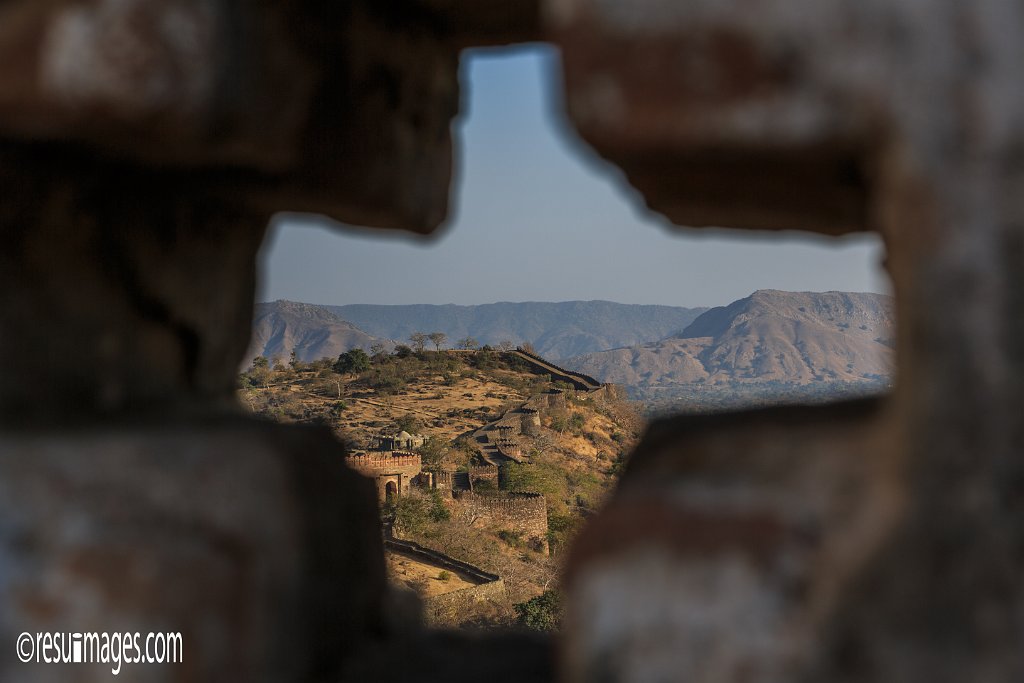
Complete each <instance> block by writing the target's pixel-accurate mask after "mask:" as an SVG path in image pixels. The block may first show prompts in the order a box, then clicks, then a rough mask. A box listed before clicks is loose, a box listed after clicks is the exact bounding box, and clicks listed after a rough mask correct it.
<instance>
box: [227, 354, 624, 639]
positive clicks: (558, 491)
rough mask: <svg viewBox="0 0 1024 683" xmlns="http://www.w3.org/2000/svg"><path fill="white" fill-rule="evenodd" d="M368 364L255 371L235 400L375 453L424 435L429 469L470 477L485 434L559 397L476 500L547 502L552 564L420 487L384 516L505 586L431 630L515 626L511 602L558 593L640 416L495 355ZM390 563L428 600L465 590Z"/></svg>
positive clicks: (517, 538)
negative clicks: (391, 439) (500, 596)
mask: <svg viewBox="0 0 1024 683" xmlns="http://www.w3.org/2000/svg"><path fill="white" fill-rule="evenodd" d="M367 361H368V362H367V364H366V367H364V368H361V369H359V370H358V371H353V372H348V373H339V372H337V371H336V370H335V368H334V367H333V363H332V361H331V360H330V359H323V360H321V361H316V362H313V363H303V362H301V361H298V362H295V363H294V364H293V366H291V367H289V366H279V367H278V369H277V370H274V369H273V368H259V367H254V368H250V369H249V371H247V372H246V373H243V374H242V375H241V377H240V380H241V386H240V388H239V397H240V399H241V402H242V403H243V404H244V405H245V406H247V407H248V408H249V409H250V410H252V411H253V412H255V413H256V414H259V415H262V416H264V417H267V418H269V419H273V420H277V421H282V422H305V423H316V424H322V425H326V426H329V427H330V428H331V429H333V430H334V431H335V433H336V434H337V435H338V436H339V437H340V438H341V439H342V440H343V441H345V442H346V443H347V444H348V447H349V450H355V451H359V450H364V449H370V448H372V447H374V445H375V443H376V442H377V440H378V439H379V437H383V436H389V435H394V434H396V433H397V432H399V431H402V430H404V431H408V432H410V433H413V434H419V435H422V436H424V437H426V441H425V443H424V445H423V446H422V447H421V448H419V449H418V452H419V453H420V454H421V456H422V458H423V462H424V468H425V469H433V470H444V469H447V470H449V471H451V470H456V471H457V472H458V471H463V472H464V471H467V470H468V469H469V468H470V467H471V466H479V465H485V464H487V463H486V462H485V460H484V459H483V453H482V451H481V447H480V445H479V443H477V440H476V438H475V437H476V435H477V434H478V430H480V429H481V428H483V427H485V426H487V425H488V424H489V423H492V422H494V421H495V420H497V419H498V418H500V417H502V416H503V415H504V414H505V413H506V412H508V411H516V410H517V409H519V408H520V407H521V406H523V405H524V404H526V403H527V402H529V401H531V400H532V401H534V402H536V401H537V400H539V399H542V398H543V397H544V396H545V395H546V392H550V391H552V390H553V389H561V390H562V394H563V395H564V397H565V400H564V405H561V404H560V405H558V406H555V407H550V408H547V409H545V410H544V411H543V413H542V416H541V427H540V429H538V430H536V432H535V433H533V434H530V435H529V436H526V435H522V436H520V437H519V440H520V443H521V451H522V454H521V456H520V457H519V460H520V462H512V461H507V462H503V463H501V465H502V467H501V476H500V478H499V482H497V483H491V482H488V481H483V482H477V484H476V487H475V491H476V492H477V493H478V494H480V495H487V494H488V493H489V492H490V491H491V490H492V489H493V491H494V494H495V495H499V494H500V493H502V492H499V491H498V489H499V488H501V489H505V492H516V491H522V492H534V493H541V494H543V496H544V502H545V504H546V508H547V513H548V534H547V542H548V544H549V546H550V549H551V553H550V555H546V554H544V553H543V552H541V551H540V550H539V549H538V548H537V547H534V546H533V545H531V543H530V542H529V539H527V538H525V537H523V536H522V535H521V534H518V533H516V532H515V531H514V530H511V529H504V528H500V527H496V526H493V525H492V526H488V527H481V526H479V525H471V524H467V521H466V518H465V516H463V515H461V514H460V512H459V503H458V500H448V501H439V500H438V499H437V496H436V493H433V492H429V491H421V492H418V491H415V490H414V491H412V492H411V493H410V495H408V496H405V497H403V498H401V499H400V500H398V501H395V502H394V504H393V505H391V506H386V509H385V510H383V512H384V514H385V515H388V516H389V518H390V519H393V520H395V521H396V522H400V523H401V528H402V532H403V536H404V537H405V538H408V539H410V540H414V541H416V542H418V543H420V544H421V545H423V546H426V547H428V548H433V549H436V550H440V551H442V552H444V553H446V554H448V555H450V556H452V557H455V558H456V559H459V560H462V561H465V562H469V563H471V564H473V565H476V566H478V567H480V568H482V569H484V570H486V571H488V572H492V573H496V574H498V575H500V576H501V577H502V578H503V580H504V582H505V586H506V589H507V599H506V600H504V601H500V600H499V601H488V602H485V603H481V604H478V605H475V606H474V607H473V608H472V609H469V610H465V609H460V610H453V611H452V612H451V613H450V614H443V615H440V616H439V617H437V618H436V619H435V623H441V624H442V625H448V626H492V625H509V624H512V623H513V622H514V621H515V620H516V611H515V609H514V605H516V604H517V603H523V602H524V601H527V600H529V599H530V598H534V597H536V596H539V595H541V594H542V593H544V592H545V591H548V590H551V589H553V588H555V587H556V586H557V583H558V578H557V577H558V568H559V565H560V562H561V560H562V556H563V551H564V549H565V547H566V544H567V543H568V541H569V540H570V538H571V537H572V535H573V534H574V533H575V532H576V530H577V529H578V527H579V526H580V524H581V523H582V521H583V519H585V518H586V517H587V516H588V515H590V514H592V512H593V511H594V510H595V509H596V508H597V507H598V506H600V505H601V503H602V501H603V500H604V498H605V496H606V495H607V494H608V492H609V490H610V489H611V487H612V486H613V485H614V482H615V480H616V477H617V474H618V472H619V470H620V469H621V467H622V465H623V463H624V458H625V455H626V454H627V453H628V452H629V451H630V450H631V449H632V446H633V445H634V443H635V441H636V439H637V438H638V436H639V432H640V429H641V428H642V423H641V420H640V418H639V416H638V413H637V411H636V410H635V408H634V406H633V405H632V404H630V403H628V402H625V401H623V400H621V399H620V398H618V397H616V396H615V395H614V392H608V391H604V390H602V391H598V392H594V393H589V392H578V391H574V390H571V389H569V388H567V387H566V386H565V385H561V384H559V385H558V386H556V385H555V384H553V383H552V382H550V381H549V378H548V377H547V376H539V375H536V374H533V373H532V372H531V371H530V370H529V366H527V365H526V364H525V363H522V362H521V361H519V360H518V359H517V358H516V357H515V356H513V355H511V354H502V353H497V352H493V351H490V350H489V349H485V350H482V351H476V352H455V351H441V352H435V351H422V352H420V353H414V352H411V351H410V350H409V349H408V348H405V347H401V346H400V347H398V349H397V350H396V351H395V352H392V353H378V354H377V355H376V356H375V357H373V358H372V359H370V358H368V359H367ZM340 455H341V453H340V449H339V457H340ZM390 561H391V565H392V567H393V571H394V572H399V573H400V577H401V578H400V580H397V581H396V583H397V584H404V585H415V586H422V587H423V593H422V595H421V597H430V595H432V592H436V591H437V590H438V589H439V587H440V588H444V589H452V586H455V585H457V584H456V583H454V582H452V583H445V584H444V585H442V584H439V583H438V581H436V580H429V581H428V580H427V579H429V578H430V577H429V576H428V575H429V573H430V570H429V568H427V569H424V568H422V567H412V568H410V567H411V566H412V565H411V564H410V563H408V562H404V563H403V561H401V560H399V559H398V558H394V557H392V558H390ZM413 569H415V570H416V571H413ZM419 574H423V576H420V575H419ZM414 575H415V576H414ZM409 576H414V578H416V579H417V580H415V581H411V580H410V579H409V578H408V577H409ZM435 578H436V577H435Z"/></svg>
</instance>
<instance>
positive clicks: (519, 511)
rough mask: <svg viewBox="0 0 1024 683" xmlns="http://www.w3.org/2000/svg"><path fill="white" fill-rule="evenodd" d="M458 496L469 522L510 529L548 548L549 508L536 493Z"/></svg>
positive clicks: (533, 542) (545, 551) (472, 524)
mask: <svg viewBox="0 0 1024 683" xmlns="http://www.w3.org/2000/svg"><path fill="white" fill-rule="evenodd" d="M457 500H458V502H459V505H460V506H461V508H462V510H461V512H462V514H463V515H464V517H465V520H466V522H467V523H468V524H470V525H471V526H490V527H496V528H498V529H509V530H511V531H514V532H517V533H519V534H521V535H522V536H523V538H524V539H526V540H527V541H528V542H529V543H531V544H535V545H536V546H537V547H540V548H543V551H544V553H545V554H547V552H548V508H547V501H546V500H545V499H544V496H543V495H541V494H539V493H504V494H498V495H481V494H477V493H472V492H463V493H461V494H459V495H458V497H457Z"/></svg>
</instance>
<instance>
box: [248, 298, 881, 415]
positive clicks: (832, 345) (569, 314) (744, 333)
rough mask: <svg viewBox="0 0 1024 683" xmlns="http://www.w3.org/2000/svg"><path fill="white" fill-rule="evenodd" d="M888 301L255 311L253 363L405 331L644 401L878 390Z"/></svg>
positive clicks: (278, 307)
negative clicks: (529, 359) (511, 347)
mask: <svg viewBox="0 0 1024 683" xmlns="http://www.w3.org/2000/svg"><path fill="white" fill-rule="evenodd" d="M894 328H895V321H894V312H893V300H892V298H891V297H889V296H885V295H881V294H858V293H849V292H823V293H818V292H782V291H777V290H760V291H757V292H754V293H753V294H751V295H750V296H748V297H746V298H744V299H740V300H738V301H734V302H733V303H731V304H729V305H728V306H719V307H716V308H710V309H700V308H698V309H694V308H681V307H674V306H642V305H629V304H616V303H611V302H607V301H569V302H562V303H538V302H525V303H497V304H487V305H481V306H454V305H449V306H434V305H409V306H378V305H349V306H317V305H313V304H305V303H297V302H291V301H275V302H272V303H261V304H257V305H256V308H255V315H254V322H253V336H252V343H251V344H250V348H249V352H248V354H247V356H246V359H245V362H246V365H247V364H248V363H249V361H251V359H252V358H253V357H254V356H257V355H263V356H265V357H267V358H272V357H274V356H278V357H280V358H281V359H282V360H286V359H287V357H288V354H289V353H290V352H291V351H292V350H293V349H294V350H295V352H296V355H297V356H298V357H299V358H300V359H301V360H306V361H308V360H315V359H317V358H321V357H324V356H328V357H332V358H333V357H336V356H337V355H338V354H340V353H342V352H344V351H347V350H348V349H350V348H354V347H359V348H362V349H364V350H369V349H370V347H371V346H373V345H375V344H380V345H382V346H383V347H384V348H385V349H389V350H390V349H393V348H394V347H395V345H396V344H408V343H409V342H408V337H409V335H410V334H411V333H413V332H426V333H430V332H435V331H441V332H444V333H445V334H446V335H447V336H448V345H449V346H452V345H454V344H455V343H456V342H457V341H458V340H459V339H461V338H464V337H467V336H468V337H473V338H475V339H476V340H477V341H478V342H479V343H480V344H491V345H497V344H499V343H500V342H502V341H505V340H508V341H511V342H513V343H515V344H522V343H525V342H529V343H530V344H532V345H533V346H534V349H535V350H536V351H537V352H538V353H539V354H540V355H542V356H545V357H546V358H548V359H550V360H554V361H557V362H558V363H559V364H560V365H563V366H565V367H567V368H570V369H572V370H577V371H579V372H582V373H585V374H587V375H591V376H593V377H595V378H597V379H598V380H600V381H602V382H612V383H615V384H621V385H624V386H626V387H627V388H628V389H629V390H630V392H631V394H632V395H633V396H634V397H636V398H640V399H643V400H653V398H652V397H666V396H667V397H669V398H678V397H679V396H682V395H687V396H689V395H693V394H694V392H695V391H696V390H700V392H703V393H702V394H701V395H704V394H706V392H707V391H708V390H714V391H717V392H718V393H719V394H721V393H722V392H724V391H727V390H728V391H737V390H738V391H742V392H745V395H746V394H749V393H750V392H751V391H761V392H772V391H777V390H778V388H779V387H789V388H792V387H810V388H812V389H814V390H815V391H817V388H818V387H829V386H831V387H838V386H854V387H856V386H866V387H871V386H877V385H885V384H887V383H888V382H889V381H890V377H891V374H892V366H893V351H892V345H893V342H892V337H893V335H894V332H893V330H894Z"/></svg>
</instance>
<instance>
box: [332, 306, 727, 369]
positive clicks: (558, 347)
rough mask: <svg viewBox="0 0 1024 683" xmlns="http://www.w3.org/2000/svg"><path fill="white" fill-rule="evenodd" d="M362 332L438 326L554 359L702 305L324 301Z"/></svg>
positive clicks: (670, 324)
mask: <svg viewBox="0 0 1024 683" xmlns="http://www.w3.org/2000/svg"><path fill="white" fill-rule="evenodd" d="M323 308H325V309H327V310H330V311H332V312H333V313H336V314H337V315H339V316H340V317H341V318H343V319H345V320H347V321H349V322H351V323H352V324H354V325H356V326H358V327H359V328H360V329H362V330H364V331H365V332H367V333H368V334H371V335H375V336H377V337H385V338H390V339H395V340H397V341H398V342H399V343H407V340H408V338H409V335H410V334H411V333H413V332H435V331H436V332H444V333H445V334H446V335H448V341H449V344H454V343H455V342H456V341H457V340H459V339H463V338H465V337H467V336H469V337H473V338H474V339H476V340H477V341H478V342H480V343H481V344H491V345H492V346H493V345H496V344H499V343H501V342H502V341H505V340H508V341H511V342H514V343H516V344H520V343H523V342H529V343H530V344H532V345H533V347H534V349H536V351H537V353H539V354H540V355H542V356H544V357H545V358H548V359H551V360H559V359H563V358H569V357H572V356H577V355H579V354H583V353H589V352H592V351H603V350H605V349H611V348H616V347H619V346H630V345H633V344H643V343H645V342H651V341H655V340H658V339H664V338H665V337H668V336H670V335H673V334H678V333H680V332H682V330H684V329H685V328H686V327H687V326H688V325H690V323H692V322H693V321H694V320H696V318H697V317H698V316H699V315H700V314H702V313H704V312H705V311H707V310H708V309H707V308H683V307H681V306H657V305H644V304H619V303H614V302H611V301H563V302H522V303H511V302H499V303H494V304H481V305H476V306H458V305H454V304H447V305H432V304H414V305H397V306H385V305H375V304H352V305H347V306H324V307H323Z"/></svg>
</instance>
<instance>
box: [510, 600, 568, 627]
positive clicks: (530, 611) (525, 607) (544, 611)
mask: <svg viewBox="0 0 1024 683" xmlns="http://www.w3.org/2000/svg"><path fill="white" fill-rule="evenodd" d="M515 609H516V614H518V615H519V623H520V624H522V625H523V626H525V627H527V628H531V629H534V630H536V631H544V632H552V631H557V630H558V627H559V626H560V624H561V621H562V598H561V596H560V595H559V594H558V591H555V590H547V591H544V592H543V593H541V594H540V595H538V596H537V597H535V598H530V599H529V600H527V601H526V602H520V603H517V604H516V605H515Z"/></svg>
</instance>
